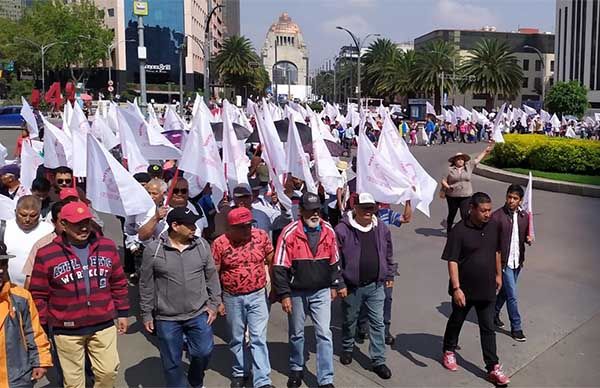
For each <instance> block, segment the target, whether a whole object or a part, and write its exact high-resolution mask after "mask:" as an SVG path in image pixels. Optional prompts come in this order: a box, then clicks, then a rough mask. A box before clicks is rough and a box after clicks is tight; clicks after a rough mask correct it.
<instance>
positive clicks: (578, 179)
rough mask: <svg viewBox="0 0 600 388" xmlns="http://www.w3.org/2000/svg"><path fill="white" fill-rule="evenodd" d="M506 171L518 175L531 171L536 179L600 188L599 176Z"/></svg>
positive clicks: (523, 170)
mask: <svg viewBox="0 0 600 388" xmlns="http://www.w3.org/2000/svg"><path fill="white" fill-rule="evenodd" d="M504 170H507V171H510V172H516V173H517V174H523V175H529V171H531V174H532V175H533V176H534V177H538V178H545V179H552V180H555V181H562V182H573V183H582V184H585V185H594V186H600V176H598V175H577V174H566V173H560V172H548V171H538V170H529V169H526V168H505V169H504Z"/></svg>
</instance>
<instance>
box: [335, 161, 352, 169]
mask: <svg viewBox="0 0 600 388" xmlns="http://www.w3.org/2000/svg"><path fill="white" fill-rule="evenodd" d="M335 166H336V167H337V169H338V170H340V171H346V170H347V169H348V168H349V167H350V166H349V165H348V162H346V161H345V160H340V161H338V162H337V163H336V164H335Z"/></svg>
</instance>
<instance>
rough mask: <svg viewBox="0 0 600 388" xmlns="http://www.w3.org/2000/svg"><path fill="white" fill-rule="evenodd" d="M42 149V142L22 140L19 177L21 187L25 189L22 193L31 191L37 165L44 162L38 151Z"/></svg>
mask: <svg viewBox="0 0 600 388" xmlns="http://www.w3.org/2000/svg"><path fill="white" fill-rule="evenodd" d="M42 149H43V144H42V142H38V141H36V140H31V141H28V140H25V141H23V148H22V149H21V177H20V178H19V180H20V181H21V187H23V188H24V189H25V192H24V193H22V194H29V193H30V192H31V184H32V183H33V180H34V179H35V177H36V175H37V170H38V167H39V166H40V165H41V164H42V163H44V159H43V158H42V156H41V155H40V153H39V151H40V150H42ZM20 196H21V195H20Z"/></svg>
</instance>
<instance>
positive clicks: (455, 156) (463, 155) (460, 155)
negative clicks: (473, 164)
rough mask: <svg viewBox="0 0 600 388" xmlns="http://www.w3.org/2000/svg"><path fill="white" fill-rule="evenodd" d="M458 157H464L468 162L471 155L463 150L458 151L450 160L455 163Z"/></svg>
mask: <svg viewBox="0 0 600 388" xmlns="http://www.w3.org/2000/svg"><path fill="white" fill-rule="evenodd" d="M458 158H462V159H463V160H464V161H465V162H468V161H469V160H471V157H470V156H469V155H467V154H463V153H462V152H457V153H456V155H454V156H452V157H450V158H449V159H448V162H450V163H452V164H454V162H456V159H458Z"/></svg>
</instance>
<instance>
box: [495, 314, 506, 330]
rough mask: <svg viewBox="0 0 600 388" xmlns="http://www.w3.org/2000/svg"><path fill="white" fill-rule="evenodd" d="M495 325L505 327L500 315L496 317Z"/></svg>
mask: <svg viewBox="0 0 600 388" xmlns="http://www.w3.org/2000/svg"><path fill="white" fill-rule="evenodd" d="M494 325H495V326H496V327H498V328H500V329H502V328H503V327H504V322H502V321H501V320H500V315H496V316H495V317H494Z"/></svg>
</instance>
